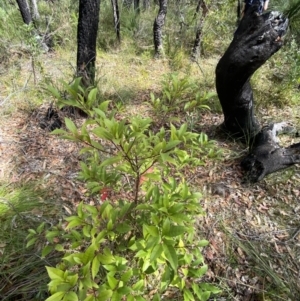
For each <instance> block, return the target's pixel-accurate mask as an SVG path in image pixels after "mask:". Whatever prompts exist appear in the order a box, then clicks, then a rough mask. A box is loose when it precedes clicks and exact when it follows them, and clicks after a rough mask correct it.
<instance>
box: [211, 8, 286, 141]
mask: <svg viewBox="0 0 300 301" xmlns="http://www.w3.org/2000/svg"><path fill="white" fill-rule="evenodd" d="M255 9H256V8H255V7H254V8H253V10H249V11H248V12H247V13H246V15H245V16H244V18H243V19H242V20H241V23H240V25H239V27H238V29H237V31H236V32H235V35H234V38H233V41H232V42H231V44H230V45H229V47H228V49H227V50H226V52H225V54H224V55H223V57H222V58H221V59H220V61H219V63H218V65H217V68H216V89H217V93H218V96H219V100H220V103H221V105H222V109H223V114H224V123H223V125H222V126H223V129H224V130H225V131H226V132H227V133H229V134H230V135H232V136H233V137H236V138H246V139H247V141H249V138H251V137H253V136H254V135H255V134H256V133H257V132H258V131H259V129H260V126H259V123H258V121H257V120H256V118H255V117H254V108H253V106H254V100H253V92H252V88H251V85H250V78H251V76H252V75H253V73H254V72H255V71H256V70H257V69H258V68H259V67H260V66H262V65H263V64H264V63H265V62H266V60H267V59H268V58H270V57H271V56H272V55H273V54H274V53H275V52H277V51H278V50H279V49H280V48H281V46H282V45H283V42H282V40H281V36H282V35H283V34H285V32H286V30H287V26H288V20H287V19H286V18H284V17H283V16H282V15H281V14H280V13H278V12H269V13H265V14H263V15H260V16H258V15H257V13H256V12H255Z"/></svg>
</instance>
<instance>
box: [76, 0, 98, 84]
mask: <svg viewBox="0 0 300 301" xmlns="http://www.w3.org/2000/svg"><path fill="white" fill-rule="evenodd" d="M99 12H100V0H79V17H78V25H77V76H79V77H81V78H82V84H83V85H84V86H86V87H88V86H90V85H92V84H94V81H95V61H96V40H97V33H98V24H99Z"/></svg>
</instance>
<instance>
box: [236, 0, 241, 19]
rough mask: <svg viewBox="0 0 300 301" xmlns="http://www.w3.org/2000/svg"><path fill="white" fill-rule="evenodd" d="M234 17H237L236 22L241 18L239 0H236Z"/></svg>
mask: <svg viewBox="0 0 300 301" xmlns="http://www.w3.org/2000/svg"><path fill="white" fill-rule="evenodd" d="M236 17H237V21H236V23H237V24H239V23H240V19H241V0H237V7H236Z"/></svg>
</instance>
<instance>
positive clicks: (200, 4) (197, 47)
mask: <svg viewBox="0 0 300 301" xmlns="http://www.w3.org/2000/svg"><path fill="white" fill-rule="evenodd" d="M200 7H201V8H202V14H201V16H200V20H199V23H198V24H197V27H196V38H195V42H194V46H193V50H192V55H191V60H192V61H196V60H197V58H198V56H199V53H200V45H201V35H202V28H203V23H204V20H205V17H206V15H207V13H208V8H207V6H206V3H205V1H204V0H199V2H198V5H197V8H196V13H195V16H196V15H198V14H199V12H200Z"/></svg>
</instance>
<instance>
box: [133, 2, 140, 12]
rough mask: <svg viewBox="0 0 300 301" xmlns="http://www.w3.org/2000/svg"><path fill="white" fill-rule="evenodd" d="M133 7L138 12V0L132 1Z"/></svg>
mask: <svg viewBox="0 0 300 301" xmlns="http://www.w3.org/2000/svg"><path fill="white" fill-rule="evenodd" d="M133 8H134V10H135V11H136V13H138V14H139V13H140V0H134V1H133Z"/></svg>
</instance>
